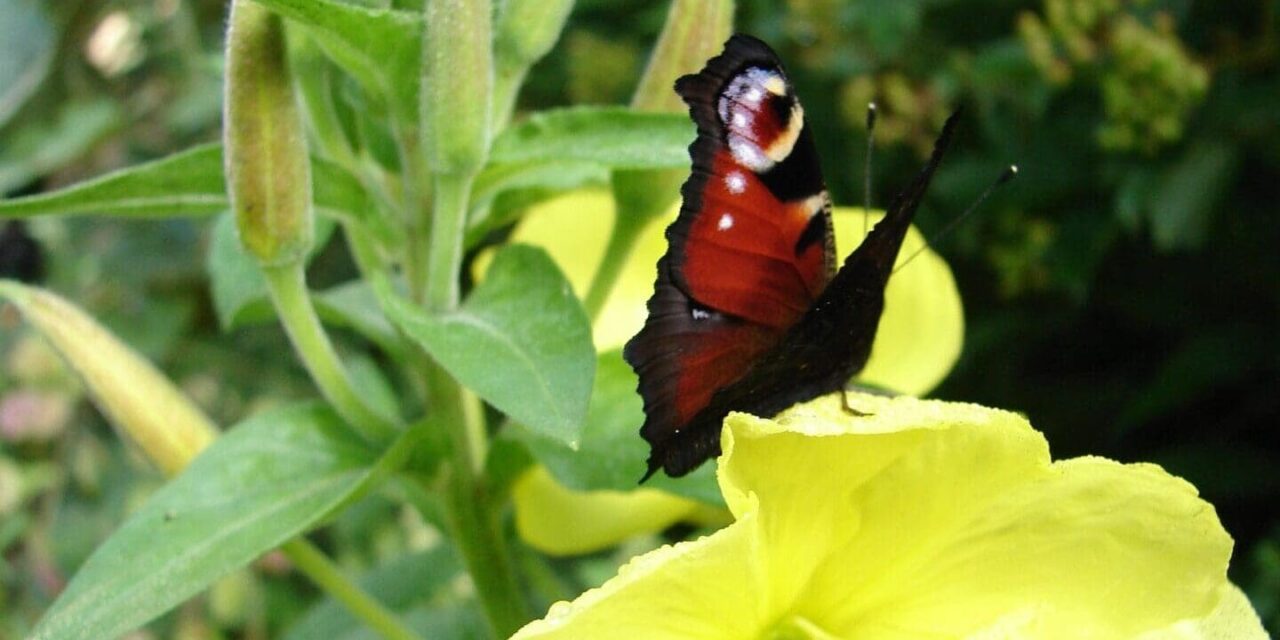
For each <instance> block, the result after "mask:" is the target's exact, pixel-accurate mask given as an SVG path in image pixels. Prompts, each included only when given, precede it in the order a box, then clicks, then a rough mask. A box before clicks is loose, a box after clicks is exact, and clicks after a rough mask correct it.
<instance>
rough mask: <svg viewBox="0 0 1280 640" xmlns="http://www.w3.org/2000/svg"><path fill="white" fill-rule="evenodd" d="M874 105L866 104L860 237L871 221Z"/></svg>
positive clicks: (874, 139) (874, 129) (874, 142)
mask: <svg viewBox="0 0 1280 640" xmlns="http://www.w3.org/2000/svg"><path fill="white" fill-rule="evenodd" d="M875 132H876V103H874V102H868V103H867V157H866V160H865V162H863V164H862V236H863V237H864V238H865V237H866V235H867V225H868V224H869V222H868V221H869V220H870V219H871V154H872V152H873V151H875V144H876V137H875V135H874V134H875Z"/></svg>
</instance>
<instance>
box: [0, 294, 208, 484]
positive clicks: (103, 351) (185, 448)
mask: <svg viewBox="0 0 1280 640" xmlns="http://www.w3.org/2000/svg"><path fill="white" fill-rule="evenodd" d="M0 298H7V299H8V300H9V301H10V302H13V303H14V304H15V305H17V307H18V309H19V310H20V311H22V314H23V316H24V317H25V318H26V319H27V322H30V323H31V325H32V326H33V327H35V328H36V330H38V331H39V332H40V333H41V334H42V335H44V337H45V339H47V340H48V341H49V343H50V344H52V345H53V347H54V348H55V349H56V350H57V351H58V353H59V354H61V355H62V357H63V358H64V359H65V360H66V361H67V363H68V364H69V365H71V368H72V369H74V370H75V371H76V373H77V374H79V376H80V379H81V380H82V381H83V382H84V384H85V386H86V387H87V388H88V389H89V392H90V393H91V394H92V395H93V399H94V401H95V403H96V404H97V406H98V408H99V409H101V410H102V412H103V413H104V414H106V416H107V417H108V418H109V419H110V420H111V422H112V424H114V425H115V426H116V428H117V429H119V430H120V432H121V434H122V435H124V436H125V437H126V439H127V440H129V441H131V442H133V443H135V444H137V445H138V446H139V447H141V448H142V450H143V451H145V452H146V454H147V457H148V458H150V459H151V460H152V461H153V462H155V463H156V465H157V466H159V467H160V469H161V470H163V471H165V472H166V473H174V472H176V471H178V470H179V469H181V468H183V466H185V465H186V464H187V461H188V460H190V459H191V458H192V456H194V455H195V454H196V453H198V452H199V451H200V450H201V449H203V448H204V447H205V446H206V445H208V444H209V443H210V442H211V441H212V440H213V438H214V437H215V436H216V434H217V427H215V426H214V424H213V422H212V421H210V420H209V418H208V417H206V416H205V415H204V413H203V412H201V411H200V409H198V408H196V406H195V405H194V404H192V403H191V401H190V400H189V399H187V397H186V396H185V395H183V393H182V392H181V391H179V390H178V388H177V387H176V386H174V384H173V383H172V382H170V381H169V379H168V378H166V377H165V376H164V374H162V373H160V372H159V371H157V370H156V368H155V367H154V366H153V365H152V364H151V363H150V362H148V361H147V360H146V359H145V358H143V357H142V356H140V355H138V354H137V353H136V352H134V351H133V350H132V349H130V348H129V347H128V346H127V345H125V344H123V343H121V342H120V341H119V340H118V339H116V337H115V336H113V335H111V333H110V332H108V331H107V330H106V329H104V328H103V327H102V326H101V325H99V324H98V323H97V322H95V321H94V320H93V318H90V317H89V316H88V315H86V314H85V313H84V312H83V311H81V310H80V309H78V308H76V307H75V305H72V304H71V303H69V302H67V301H66V300H63V299H62V298H60V297H58V296H56V295H54V294H52V293H49V292H47V291H43V290H40V289H36V288H32V287H27V286H24V285H21V284H18V283H16V282H10V281H4V280H0Z"/></svg>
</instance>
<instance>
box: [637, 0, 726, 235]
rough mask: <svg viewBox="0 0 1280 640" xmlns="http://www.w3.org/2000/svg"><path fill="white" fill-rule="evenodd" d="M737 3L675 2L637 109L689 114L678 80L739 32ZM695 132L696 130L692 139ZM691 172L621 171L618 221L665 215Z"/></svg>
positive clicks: (648, 68)
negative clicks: (676, 87)
mask: <svg viewBox="0 0 1280 640" xmlns="http://www.w3.org/2000/svg"><path fill="white" fill-rule="evenodd" d="M733 7H734V3H733V0H673V2H672V3H671V11H670V12H668V13H667V22H666V24H664V25H663V27H662V34H661V35H659V36H658V43H657V45H655V46H654V49H653V55H651V56H650V57H649V64H648V66H646V67H645V70H644V75H643V76H641V77H640V84H639V85H637V86H636V92H635V94H634V95H633V96H632V98H631V106H632V108H634V109H637V110H640V111H656V112H668V113H684V111H685V109H687V107H686V106H685V104H684V102H683V101H682V100H681V99H680V96H678V95H676V92H675V90H674V89H673V88H672V87H673V86H674V85H675V82H676V78H679V77H680V76H682V75H685V74H687V73H695V72H697V70H698V69H700V68H701V67H702V65H703V64H705V63H706V61H707V59H708V58H710V57H711V56H714V55H715V54H716V53H718V52H719V51H720V47H721V46H722V45H723V44H724V41H725V40H727V39H728V38H729V35H730V34H731V33H732V31H733ZM692 133H693V129H692V127H691V128H690V135H692ZM688 173H689V172H688V171H620V172H617V173H615V174H614V176H613V193H614V197H615V198H616V199H617V201H618V217H619V220H620V221H621V220H622V219H624V218H633V219H636V220H635V222H637V223H642V222H643V220H647V219H649V218H650V217H652V216H654V215H658V214H661V213H662V212H663V211H665V210H666V208H667V207H668V206H669V205H670V204H671V203H672V202H675V200H676V198H678V197H679V195H680V183H681V182H682V181H683V180H684V179H685V177H687V175H688Z"/></svg>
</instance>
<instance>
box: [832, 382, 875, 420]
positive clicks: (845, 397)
mask: <svg viewBox="0 0 1280 640" xmlns="http://www.w3.org/2000/svg"><path fill="white" fill-rule="evenodd" d="M840 405H841V406H842V407H844V410H845V413H848V414H849V415H851V416H854V417H857V418H867V417H870V416H872V415H875V414H872V413H867V412H865V411H859V410H858V409H856V408H854V406H853V405H851V404H849V390H848V389H842V390H841V391H840Z"/></svg>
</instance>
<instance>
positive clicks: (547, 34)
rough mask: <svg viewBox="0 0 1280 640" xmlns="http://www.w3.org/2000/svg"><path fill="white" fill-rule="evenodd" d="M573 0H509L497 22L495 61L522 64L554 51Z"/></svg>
mask: <svg viewBox="0 0 1280 640" xmlns="http://www.w3.org/2000/svg"><path fill="white" fill-rule="evenodd" d="M572 8H573V0H506V2H503V3H502V6H501V8H500V10H499V15H498V23H497V24H496V25H495V26H494V40H493V49H494V58H495V59H494V64H496V65H498V66H499V67H508V68H512V67H514V68H523V67H528V66H529V65H531V64H533V63H535V62H537V61H538V60H540V59H542V56H545V55H547V52H548V51H551V47H552V46H554V45H555V43H556V40H557V39H559V38H560V31H561V30H562V29H563V28H564V21H565V19H566V18H568V17H569V10H570V9H572Z"/></svg>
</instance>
